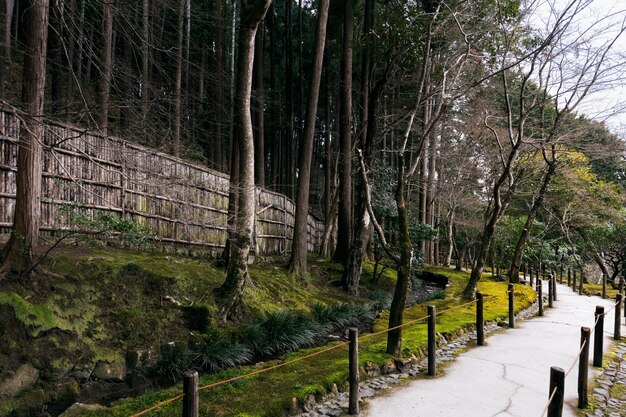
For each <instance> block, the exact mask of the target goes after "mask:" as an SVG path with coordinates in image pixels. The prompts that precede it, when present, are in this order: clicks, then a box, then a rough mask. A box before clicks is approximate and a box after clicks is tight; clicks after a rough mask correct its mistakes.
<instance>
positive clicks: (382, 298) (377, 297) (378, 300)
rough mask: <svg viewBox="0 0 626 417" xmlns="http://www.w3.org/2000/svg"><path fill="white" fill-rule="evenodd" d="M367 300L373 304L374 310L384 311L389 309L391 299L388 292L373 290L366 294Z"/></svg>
mask: <svg viewBox="0 0 626 417" xmlns="http://www.w3.org/2000/svg"><path fill="white" fill-rule="evenodd" d="M367 298H369V299H370V300H372V301H373V302H374V305H373V308H374V310H384V309H386V308H389V307H391V300H392V299H393V297H392V296H391V293H389V291H385V290H375V291H372V292H370V293H368V294H367Z"/></svg>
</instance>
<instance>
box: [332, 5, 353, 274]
mask: <svg viewBox="0 0 626 417" xmlns="http://www.w3.org/2000/svg"><path fill="white" fill-rule="evenodd" d="M352 6H353V5H352V0H347V1H346V2H345V5H344V15H343V41H342V59H341V82H340V100H339V148H340V160H339V213H338V218H337V220H338V227H337V246H336V248H335V254H334V255H333V259H334V260H335V261H336V262H341V263H345V262H346V261H347V259H348V255H349V253H350V244H351V242H352V133H351V129H352V27H353V21H352V20H353V10H352V9H353V8H352Z"/></svg>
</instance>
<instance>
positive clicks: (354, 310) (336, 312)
mask: <svg viewBox="0 0 626 417" xmlns="http://www.w3.org/2000/svg"><path fill="white" fill-rule="evenodd" d="M313 317H314V319H315V321H316V322H317V323H318V324H319V325H320V326H321V327H322V329H323V330H324V331H326V332H334V331H337V330H341V329H344V328H346V327H348V326H356V325H358V324H359V323H362V322H364V321H367V320H372V319H373V318H374V312H373V311H372V309H371V308H370V307H369V306H365V305H363V304H356V303H345V304H339V305H337V306H333V307H328V306H325V305H323V304H319V303H318V304H315V305H314V306H313Z"/></svg>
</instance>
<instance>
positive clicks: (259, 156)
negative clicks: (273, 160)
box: [252, 22, 265, 187]
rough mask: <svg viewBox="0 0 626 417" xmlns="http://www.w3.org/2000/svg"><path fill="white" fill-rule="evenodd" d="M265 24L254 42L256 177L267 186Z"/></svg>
mask: <svg viewBox="0 0 626 417" xmlns="http://www.w3.org/2000/svg"><path fill="white" fill-rule="evenodd" d="M264 51H265V34H264V24H263V22H261V23H260V24H259V29H258V30H257V34H256V40H255V42H254V80H253V86H252V88H253V89H254V93H255V94H254V106H253V107H254V133H255V135H254V154H255V155H254V179H255V182H256V185H258V186H259V187H265V97H264V94H265V84H264V82H263V81H264V80H263V78H264V77H263V75H264V72H265V70H264V57H265V53H264Z"/></svg>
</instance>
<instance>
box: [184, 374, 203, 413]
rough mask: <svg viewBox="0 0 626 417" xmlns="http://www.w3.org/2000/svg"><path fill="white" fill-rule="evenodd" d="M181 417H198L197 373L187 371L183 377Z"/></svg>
mask: <svg viewBox="0 0 626 417" xmlns="http://www.w3.org/2000/svg"><path fill="white" fill-rule="evenodd" d="M183 394H184V396H183V417H198V407H199V405H200V401H199V397H198V372H197V371H187V372H185V375H184V376H183Z"/></svg>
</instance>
